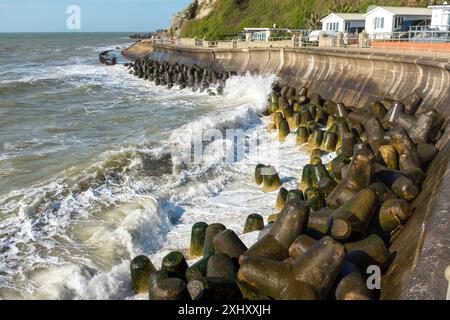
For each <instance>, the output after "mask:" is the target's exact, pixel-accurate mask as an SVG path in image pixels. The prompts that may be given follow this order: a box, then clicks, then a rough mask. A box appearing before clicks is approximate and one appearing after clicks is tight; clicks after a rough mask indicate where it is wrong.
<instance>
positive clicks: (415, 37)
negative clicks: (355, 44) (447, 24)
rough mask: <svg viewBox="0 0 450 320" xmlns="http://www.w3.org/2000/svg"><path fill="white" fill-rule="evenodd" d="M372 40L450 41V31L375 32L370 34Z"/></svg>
mask: <svg viewBox="0 0 450 320" xmlns="http://www.w3.org/2000/svg"><path fill="white" fill-rule="evenodd" d="M369 38H370V39H371V40H383V41H393V40H395V41H405V42H414V43H416V42H423V43H450V31H440V30H410V31H403V32H375V33H372V34H370V36H369Z"/></svg>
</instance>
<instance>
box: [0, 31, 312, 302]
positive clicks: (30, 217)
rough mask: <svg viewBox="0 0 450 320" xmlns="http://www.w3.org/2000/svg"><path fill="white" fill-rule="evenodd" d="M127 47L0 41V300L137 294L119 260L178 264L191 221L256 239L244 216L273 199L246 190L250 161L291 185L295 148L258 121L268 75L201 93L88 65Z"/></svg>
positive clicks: (299, 160)
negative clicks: (174, 257) (170, 257)
mask: <svg viewBox="0 0 450 320" xmlns="http://www.w3.org/2000/svg"><path fill="white" fill-rule="evenodd" d="M132 43H133V41H132V40H130V39H129V38H128V34H120V33H103V34H102V33H80V34H71V33H70V34H67V33H66V34H37V33H36V34H0V66H1V67H0V299H63V300H68V299H101V300H107V299H148V296H147V295H145V294H141V295H135V294H134V293H133V291H132V289H131V278H130V271H129V265H130V261H131V260H132V259H133V258H134V257H135V256H137V255H147V256H148V257H149V258H150V260H151V261H152V263H153V264H154V266H155V267H156V268H160V267H161V261H162V259H163V257H164V256H165V255H166V254H168V253H169V252H171V251H180V252H182V253H183V254H185V255H186V256H187V252H188V249H189V242H190V236H191V228H192V225H193V224H194V223H196V222H200V221H204V222H206V223H222V224H224V225H225V226H226V227H227V228H229V229H232V230H234V231H235V232H236V233H237V234H238V235H239V236H241V237H242V239H243V241H244V242H245V243H246V244H247V245H251V244H252V243H253V242H254V241H255V240H256V239H257V233H252V234H250V235H248V234H247V235H242V229H243V226H244V223H245V220H246V217H247V216H248V215H249V214H254V213H257V214H261V215H262V216H263V217H264V218H267V217H268V216H269V215H271V214H274V213H276V212H275V209H274V208H275V201H276V196H277V192H272V193H263V192H262V188H261V186H258V185H256V184H255V182H254V170H255V166H256V165H257V164H259V163H262V164H266V165H273V166H275V168H276V169H277V171H278V173H279V175H280V176H281V178H282V182H283V186H284V187H286V188H288V189H289V188H297V187H298V181H299V178H300V176H301V170H302V167H303V166H304V165H305V164H306V163H307V162H308V152H307V151H305V150H302V148H301V147H298V146H296V141H295V135H294V134H291V135H290V136H289V137H288V138H287V140H286V141H285V142H284V143H280V142H279V141H278V137H277V134H276V132H270V131H269V130H268V126H269V123H270V119H269V118H268V117H264V116H263V112H264V110H265V109H266V107H267V101H268V97H269V94H270V92H271V85H272V83H273V82H274V81H276V75H268V76H258V75H251V74H247V75H241V76H234V77H232V78H230V79H229V80H228V81H227V83H226V87H225V90H224V94H223V96H210V95H209V94H208V93H207V92H204V93H198V92H197V93H194V92H192V90H190V89H184V90H180V88H176V87H174V88H172V89H171V90H169V89H167V88H165V87H160V86H159V87H158V86H155V85H154V84H153V83H151V82H149V81H145V80H143V79H139V78H137V77H135V76H133V75H131V74H130V73H129V71H128V69H127V68H126V67H125V66H124V65H123V64H118V65H115V66H104V65H102V64H100V62H99V58H98V56H99V53H100V52H102V51H105V50H110V49H111V50H112V49H115V50H121V49H124V48H126V47H127V46H129V45H130V44H132ZM119 62H125V61H119ZM242 136H244V139H243V140H242V139H241V138H239V137H242ZM238 140H239V141H241V142H238ZM255 146H258V147H255ZM240 147H242V148H240ZM241 149H242V150H243V151H242V150H241ZM256 149H258V150H257V151H254V150H256ZM180 150H182V151H180ZM239 150H241V151H239ZM269 150H270V152H269ZM230 155H231V156H230ZM189 263H192V261H189Z"/></svg>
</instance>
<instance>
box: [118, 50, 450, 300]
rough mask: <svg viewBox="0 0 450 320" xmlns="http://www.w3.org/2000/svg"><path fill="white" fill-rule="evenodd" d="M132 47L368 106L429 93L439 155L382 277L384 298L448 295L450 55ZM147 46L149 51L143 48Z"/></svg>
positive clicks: (130, 55)
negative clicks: (436, 117)
mask: <svg viewBox="0 0 450 320" xmlns="http://www.w3.org/2000/svg"><path fill="white" fill-rule="evenodd" d="M142 46H143V44H139V46H138V47H134V46H132V47H130V48H129V49H128V50H126V51H125V52H124V53H125V55H126V56H127V57H128V58H130V59H138V58H143V57H144V56H150V57H151V58H152V59H154V60H158V61H168V62H170V63H175V62H178V63H182V64H185V65H188V66H192V65H193V64H198V65H200V66H201V67H211V68H213V69H214V70H216V71H222V70H226V71H234V72H237V73H239V74H245V73H247V72H250V73H255V74H261V75H268V74H277V75H278V76H279V78H280V82H281V83H282V84H287V85H289V86H293V87H300V86H307V87H308V88H309V90H310V92H316V93H320V95H321V96H322V97H324V98H325V99H330V100H333V101H336V102H343V103H344V104H345V105H349V106H354V107H364V106H365V105H366V104H367V103H369V102H371V101H373V100H375V99H380V98H391V99H395V100H403V99H404V98H405V97H407V96H409V95H410V94H412V93H416V94H418V95H419V96H421V97H422V98H423V99H424V102H423V104H422V106H421V109H426V110H431V109H433V110H436V111H437V112H438V113H439V114H440V115H441V116H442V118H443V120H444V123H445V124H444V126H443V128H445V129H444V131H443V132H442V134H441V137H440V140H439V142H438V144H437V146H438V148H439V149H440V153H439V155H438V156H437V157H436V158H435V159H434V160H433V162H432V164H431V165H430V166H429V169H428V172H427V179H426V181H425V182H424V184H423V190H422V192H421V194H420V196H419V197H418V198H417V199H416V200H415V202H414V204H413V206H414V207H415V208H416V213H415V214H414V215H413V217H412V218H411V219H410V220H409V221H408V223H407V224H406V225H405V226H404V229H403V230H402V232H399V233H398V234H397V235H396V236H395V237H394V239H393V243H392V245H391V248H390V249H391V252H392V253H393V256H394V257H395V258H394V261H393V263H392V264H391V266H390V268H389V270H388V271H387V273H386V275H385V276H384V277H383V282H382V289H381V298H382V299H444V298H445V295H446V291H447V287H448V283H447V281H446V280H445V278H444V270H445V268H446V267H447V265H449V264H450V237H449V236H448V235H449V234H450V212H449V208H450V201H449V194H450V166H449V163H450V162H449V160H450V144H449V142H448V140H449V136H450V129H449V128H448V125H447V123H448V118H449V114H450V86H449V84H450V65H449V63H448V60H446V61H443V60H442V61H440V60H433V59H424V58H418V57H415V56H406V57H405V56H386V55H373V54H362V53H342V52H341V53H340V52H332V51H324V50H321V51H320V50H313V49H294V48H267V49H197V48H186V47H177V46H171V45H151V44H146V46H148V50H147V55H143V54H142V52H143V51H142ZM135 50H136V52H139V54H135V52H134V51H135ZM144 51H145V50H144Z"/></svg>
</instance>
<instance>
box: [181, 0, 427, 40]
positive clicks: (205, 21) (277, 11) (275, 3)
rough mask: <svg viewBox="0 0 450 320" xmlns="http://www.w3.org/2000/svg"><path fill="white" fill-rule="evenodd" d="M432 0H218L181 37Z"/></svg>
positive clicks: (213, 36) (291, 24)
mask: <svg viewBox="0 0 450 320" xmlns="http://www.w3.org/2000/svg"><path fill="white" fill-rule="evenodd" d="M429 3H430V1H429V0H334V1H331V0H216V3H215V4H214V10H212V11H211V12H210V13H209V14H208V15H207V16H206V17H203V18H201V19H195V18H194V19H192V20H188V21H186V22H185V23H184V24H183V27H182V30H181V36H182V37H190V38H193V37H198V38H203V37H204V38H206V39H208V40H218V39H226V38H231V37H234V36H235V35H236V34H237V33H239V32H240V31H242V30H243V28H245V27H272V26H273V25H274V24H276V25H277V26H279V27H287V28H311V29H316V28H318V27H319V26H320V18H322V17H324V16H326V15H327V14H328V13H329V12H333V11H335V12H365V11H366V10H367V8H368V7H369V6H370V5H390V6H427V5H428V4H429Z"/></svg>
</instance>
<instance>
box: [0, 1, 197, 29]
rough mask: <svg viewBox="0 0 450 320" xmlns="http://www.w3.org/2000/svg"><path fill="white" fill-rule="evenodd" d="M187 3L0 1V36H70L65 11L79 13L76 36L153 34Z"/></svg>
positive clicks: (163, 26)
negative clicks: (77, 10)
mask: <svg viewBox="0 0 450 320" xmlns="http://www.w3.org/2000/svg"><path fill="white" fill-rule="evenodd" d="M190 2H191V0H69V1H66V0H0V33H2V32H65V31H67V32H73V31H71V30H69V29H67V24H66V21H67V19H68V18H69V14H67V13H66V10H67V7H68V6H70V5H76V6H78V7H79V8H80V11H81V19H80V21H81V29H80V30H75V31H77V32H114V31H123V32H130V31H153V30H156V29H159V28H167V27H168V26H169V25H170V22H171V19H172V16H173V14H174V13H175V12H178V11H179V10H180V9H182V8H184V7H186V6H187V5H188V4H189V3H190Z"/></svg>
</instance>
